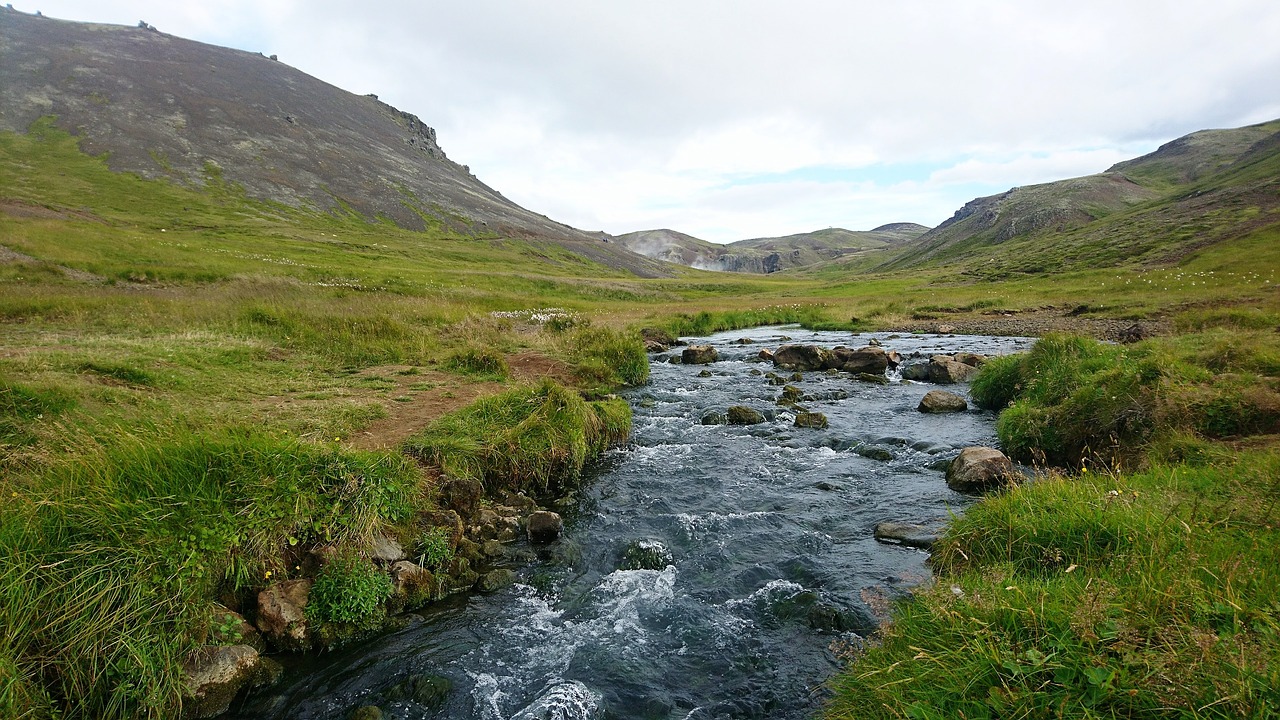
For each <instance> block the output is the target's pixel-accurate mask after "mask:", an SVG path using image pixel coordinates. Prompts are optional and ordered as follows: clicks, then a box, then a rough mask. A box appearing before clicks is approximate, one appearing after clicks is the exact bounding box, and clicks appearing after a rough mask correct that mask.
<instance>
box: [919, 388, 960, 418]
mask: <svg viewBox="0 0 1280 720" xmlns="http://www.w3.org/2000/svg"><path fill="white" fill-rule="evenodd" d="M916 409H917V410H919V411H920V412H922V413H953V412H964V411H965V410H968V409H969V403H967V402H965V399H964V398H962V397H960V396H959V395H957V394H955V393H952V392H947V391H946V390H930V391H929V392H927V393H925V395H924V397H922V398H920V405H919V406H917V407H916Z"/></svg>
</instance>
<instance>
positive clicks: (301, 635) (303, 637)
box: [257, 578, 311, 652]
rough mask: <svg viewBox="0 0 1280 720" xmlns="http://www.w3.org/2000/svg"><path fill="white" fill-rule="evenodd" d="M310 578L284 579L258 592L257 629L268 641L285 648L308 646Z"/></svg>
mask: <svg viewBox="0 0 1280 720" xmlns="http://www.w3.org/2000/svg"><path fill="white" fill-rule="evenodd" d="M310 593H311V581H310V580H307V579H305V578H303V579H299V580H286V581H284V582H282V583H277V584H275V585H272V586H271V587H269V588H267V589H266V590H263V591H262V592H259V593H258V623H257V624H258V630H260V631H261V632H262V635H263V637H264V638H266V639H267V642H269V643H271V644H272V645H274V646H275V647H277V648H279V649H281V650H285V651H288V652H301V651H305V650H309V649H310V648H311V639H310V637H309V636H308V634H307V616H306V608H307V597H308V595H309V594H310Z"/></svg>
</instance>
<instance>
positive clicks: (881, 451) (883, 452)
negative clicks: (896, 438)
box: [854, 445, 894, 462]
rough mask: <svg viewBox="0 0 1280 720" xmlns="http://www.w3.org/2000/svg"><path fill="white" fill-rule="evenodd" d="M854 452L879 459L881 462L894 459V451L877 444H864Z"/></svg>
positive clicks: (872, 458) (868, 457) (871, 458)
mask: <svg viewBox="0 0 1280 720" xmlns="http://www.w3.org/2000/svg"><path fill="white" fill-rule="evenodd" d="M854 452H856V453H858V454H859V455H861V456H862V457H864V458H867V459H868V460H877V461H879V462H891V461H892V460H893V459H894V455H893V453H892V452H890V451H889V450H888V449H887V448H882V447H879V446H877V445H863V446H861V447H858V448H856V449H855V450H854Z"/></svg>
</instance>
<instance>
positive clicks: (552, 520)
mask: <svg viewBox="0 0 1280 720" xmlns="http://www.w3.org/2000/svg"><path fill="white" fill-rule="evenodd" d="M524 526H525V531H526V532H527V533H529V542H534V543H548V542H551V541H553V540H555V539H557V538H559V537H560V534H561V533H563V532H564V520H562V519H561V518H560V514H559V513H553V512H551V511H549V510H539V511H537V512H535V513H531V514H530V515H529V517H528V518H526V519H525V521H524Z"/></svg>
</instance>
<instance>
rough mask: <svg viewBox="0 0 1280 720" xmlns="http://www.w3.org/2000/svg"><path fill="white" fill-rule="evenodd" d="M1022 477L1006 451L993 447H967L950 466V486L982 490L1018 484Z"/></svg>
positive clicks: (968, 491) (948, 484) (958, 489)
mask: <svg viewBox="0 0 1280 720" xmlns="http://www.w3.org/2000/svg"><path fill="white" fill-rule="evenodd" d="M1021 479H1022V476H1021V475H1020V474H1018V472H1017V470H1015V469H1014V467H1013V462H1012V461H1011V460H1009V458H1007V457H1005V454H1004V453H1002V452H1000V451H999V450H996V449H995V448H989V447H967V448H965V449H963V450H961V451H960V454H959V455H957V456H956V459H955V460H952V461H951V465H950V467H948V468H947V487H949V488H951V489H952V490H956V491H958V492H965V493H978V492H984V491H987V490H994V489H998V488H1002V487H1007V486H1009V485H1013V484H1016V483H1017V482H1019V481H1020V480H1021Z"/></svg>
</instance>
